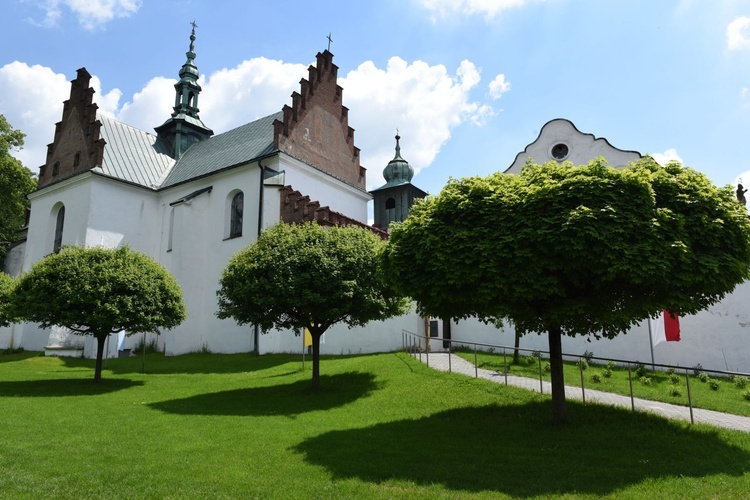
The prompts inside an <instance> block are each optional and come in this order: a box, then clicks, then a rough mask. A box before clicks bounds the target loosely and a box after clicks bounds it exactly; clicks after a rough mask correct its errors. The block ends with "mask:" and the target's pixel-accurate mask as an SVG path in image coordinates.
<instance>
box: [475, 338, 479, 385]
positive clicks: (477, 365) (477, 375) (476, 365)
mask: <svg viewBox="0 0 750 500" xmlns="http://www.w3.org/2000/svg"><path fill="white" fill-rule="evenodd" d="M478 377H479V363H477V345H476V344H474V378H478Z"/></svg>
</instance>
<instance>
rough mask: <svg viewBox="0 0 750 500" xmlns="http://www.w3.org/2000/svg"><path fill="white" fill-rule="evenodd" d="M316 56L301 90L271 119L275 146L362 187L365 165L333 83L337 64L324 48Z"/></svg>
mask: <svg viewBox="0 0 750 500" xmlns="http://www.w3.org/2000/svg"><path fill="white" fill-rule="evenodd" d="M316 58H317V63H316V65H315V66H312V65H311V66H310V67H309V68H308V78H307V79H304V78H303V79H302V80H301V81H300V91H299V92H294V93H292V105H291V106H287V105H285V106H284V108H283V109H282V112H283V117H282V119H281V120H276V121H274V123H273V127H274V146H275V147H276V148H278V149H279V150H280V151H283V152H285V153H287V154H289V155H290V156H293V157H295V158H298V159H300V160H302V161H304V162H306V163H308V164H310V165H313V166H315V167H317V168H319V169H321V170H323V171H325V172H327V173H329V174H331V175H333V176H335V177H337V178H339V179H341V180H343V181H345V182H347V183H349V184H351V185H354V186H357V187H359V188H360V189H362V190H364V189H365V172H366V169H365V168H364V167H362V166H360V164H359V148H358V147H356V146H355V145H354V129H353V128H351V127H350V126H349V109H348V108H347V107H346V106H344V105H343V104H342V97H341V96H342V88H341V87H340V86H339V85H338V84H337V83H336V79H337V74H338V66H336V65H335V64H333V54H331V53H330V52H329V51H327V50H326V51H324V52H322V53H320V52H319V53H318V54H317V56H316Z"/></svg>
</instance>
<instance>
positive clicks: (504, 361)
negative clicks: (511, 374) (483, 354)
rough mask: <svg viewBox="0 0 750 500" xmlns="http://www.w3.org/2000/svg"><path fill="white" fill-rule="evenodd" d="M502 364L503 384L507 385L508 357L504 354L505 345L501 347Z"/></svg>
mask: <svg viewBox="0 0 750 500" xmlns="http://www.w3.org/2000/svg"><path fill="white" fill-rule="evenodd" d="M503 365H504V366H505V369H504V370H503V372H504V373H505V385H508V358H507V357H506V355H505V347H503Z"/></svg>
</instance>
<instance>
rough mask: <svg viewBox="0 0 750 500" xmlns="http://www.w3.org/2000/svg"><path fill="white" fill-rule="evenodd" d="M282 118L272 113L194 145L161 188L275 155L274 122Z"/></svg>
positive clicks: (278, 114) (179, 161)
mask: <svg viewBox="0 0 750 500" xmlns="http://www.w3.org/2000/svg"><path fill="white" fill-rule="evenodd" d="M281 118H282V113H281V112H279V113H274V114H272V115H269V116H265V117H263V118H260V119H258V120H255V121H254V122H250V123H247V124H245V125H242V126H240V127H237V128H235V129H233V130H230V131H228V132H224V133H223V134H219V135H215V136H213V137H211V138H209V139H206V140H204V141H201V142H198V143H196V144H193V145H192V146H190V149H188V150H187V152H186V153H185V154H184V155H183V156H182V157H181V158H180V159H179V160H178V161H177V164H176V165H175V166H174V168H173V169H172V171H171V172H170V173H169V175H168V176H167V178H166V180H165V181H164V182H163V183H162V184H161V186H160V187H162V188H165V187H169V186H174V185H176V184H180V183H183V182H187V181H189V180H191V179H195V178H196V177H203V176H205V175H209V174H211V173H214V172H218V171H220V170H223V169H225V168H228V167H232V166H235V165H241V164H244V163H248V162H250V161H252V160H255V159H257V158H261V157H263V156H265V155H267V154H269V153H272V152H274V151H275V148H274V146H273V121H274V120H276V119H279V120H280V119H281Z"/></svg>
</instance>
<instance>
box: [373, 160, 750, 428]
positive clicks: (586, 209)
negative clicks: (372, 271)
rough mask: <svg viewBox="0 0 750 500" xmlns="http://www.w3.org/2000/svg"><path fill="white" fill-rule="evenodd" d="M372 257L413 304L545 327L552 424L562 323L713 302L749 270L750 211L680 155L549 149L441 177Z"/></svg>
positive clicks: (616, 324)
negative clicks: (582, 157) (591, 155)
mask: <svg viewBox="0 0 750 500" xmlns="http://www.w3.org/2000/svg"><path fill="white" fill-rule="evenodd" d="M382 266H383V270H384V276H386V277H388V279H389V281H390V283H391V285H392V286H393V287H394V288H396V289H397V290H398V291H399V292H400V293H403V294H405V295H408V296H411V297H412V298H414V299H415V300H416V301H417V303H418V309H419V310H420V312H422V313H425V314H431V315H436V314H442V315H450V316H452V317H454V318H467V317H471V316H476V317H479V318H481V319H485V320H497V319H500V318H507V319H510V320H512V321H513V323H514V325H515V328H516V330H517V331H518V332H521V333H528V332H547V333H548V336H549V351H550V367H551V380H552V402H553V421H554V422H555V423H563V422H564V421H565V419H566V411H565V390H564V380H563V371H562V341H561V337H562V335H569V336H576V335H593V336H595V337H597V338H599V337H600V336H603V337H606V338H613V337H615V336H616V335H619V334H621V333H624V332H626V331H627V330H628V329H630V328H631V327H632V326H634V325H635V324H636V323H638V322H639V321H642V320H644V319H646V318H649V317H654V316H655V315H657V314H658V313H659V312H660V311H662V310H665V309H667V310H670V311H672V312H675V313H679V314H692V313H696V312H698V311H700V310H701V309H704V308H706V307H707V306H709V305H711V304H714V303H715V302H717V301H718V300H720V299H721V298H722V297H724V296H725V295H726V294H727V293H729V292H731V291H732V290H733V289H734V287H735V286H736V285H737V284H739V283H741V282H742V281H744V280H746V279H748V278H749V277H750V221H749V220H748V217H747V213H746V212H745V210H744V207H742V206H740V205H739V204H738V203H737V201H736V199H735V198H734V194H733V192H732V190H731V188H729V187H726V188H722V189H719V188H717V187H715V186H714V185H713V184H712V183H711V182H710V181H709V180H708V179H707V178H706V177H705V176H704V175H703V174H700V173H699V172H696V171H695V170H692V169H690V168H687V167H683V166H681V165H679V164H670V165H668V166H667V167H665V168H663V167H661V166H659V165H658V164H657V163H656V162H655V161H654V160H653V159H651V158H648V157H647V158H644V159H642V160H640V161H638V162H636V163H634V164H632V165H631V166H630V167H628V168H623V169H615V168H611V167H608V166H606V163H605V161H604V160H603V159H598V160H595V161H593V162H591V163H590V164H589V165H586V166H579V167H574V166H573V165H571V164H563V165H558V164H557V163H555V162H551V163H547V164H545V165H527V166H526V167H525V168H524V169H523V171H522V172H521V173H520V174H519V175H505V174H502V173H497V174H493V175H490V176H488V177H484V178H482V177H471V178H466V179H462V180H452V181H450V182H449V184H448V185H447V186H446V187H445V188H444V189H443V191H442V192H441V193H440V195H438V196H435V197H431V198H428V199H427V200H425V201H424V202H422V203H420V204H417V205H416V206H415V207H413V209H412V212H411V213H410V216H409V218H408V219H407V220H406V221H405V222H404V223H403V224H401V225H399V226H396V227H395V228H394V229H393V230H392V233H391V238H390V241H389V244H388V247H387V249H386V251H385V252H384V254H383V258H382Z"/></svg>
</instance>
